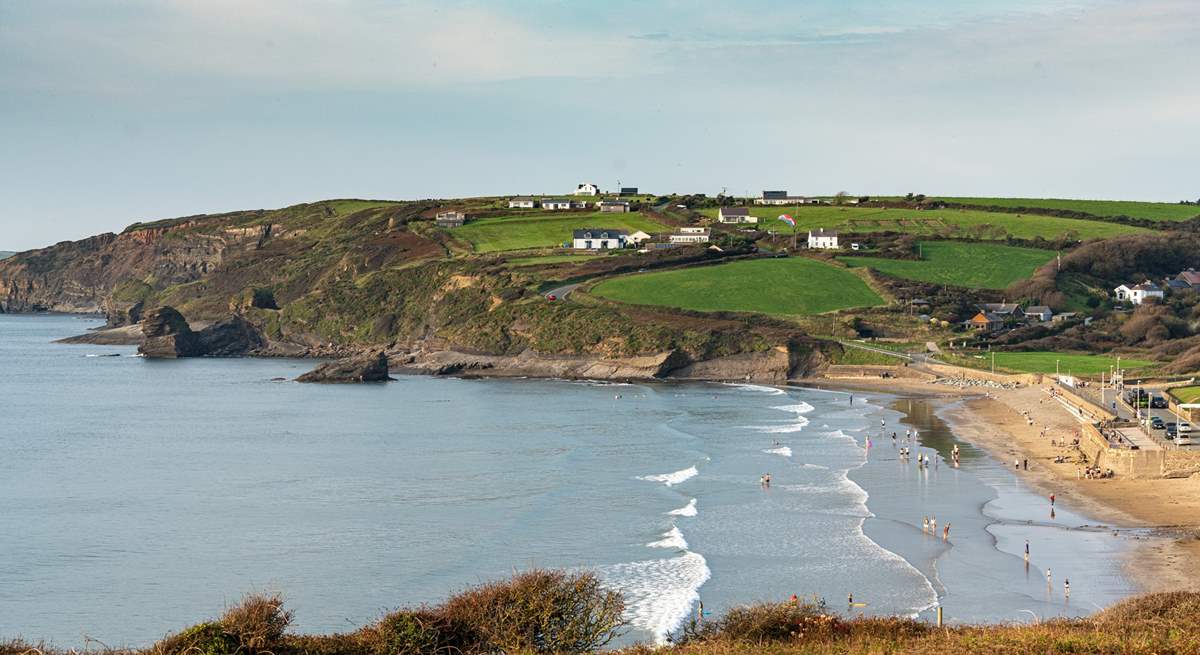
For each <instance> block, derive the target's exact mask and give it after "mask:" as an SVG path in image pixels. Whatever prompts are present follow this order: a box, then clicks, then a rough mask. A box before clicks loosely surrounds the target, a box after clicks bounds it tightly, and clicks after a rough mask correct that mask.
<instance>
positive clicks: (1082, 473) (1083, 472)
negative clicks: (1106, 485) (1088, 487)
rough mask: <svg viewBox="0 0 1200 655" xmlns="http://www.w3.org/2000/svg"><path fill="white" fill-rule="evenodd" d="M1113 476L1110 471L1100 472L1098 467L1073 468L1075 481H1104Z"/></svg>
mask: <svg viewBox="0 0 1200 655" xmlns="http://www.w3.org/2000/svg"><path fill="white" fill-rule="evenodd" d="M1113 475H1115V474H1114V473H1113V470H1112V469H1104V470H1100V467H1099V466H1088V467H1086V468H1082V469H1081V468H1079V467H1075V479H1077V480H1104V479H1107V478H1111V477H1113Z"/></svg>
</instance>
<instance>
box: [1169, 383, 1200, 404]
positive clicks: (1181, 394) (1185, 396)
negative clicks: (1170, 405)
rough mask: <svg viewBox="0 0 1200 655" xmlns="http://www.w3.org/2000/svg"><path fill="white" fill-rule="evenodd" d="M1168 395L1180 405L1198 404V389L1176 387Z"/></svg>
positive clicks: (1199, 400)
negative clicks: (1173, 397)
mask: <svg viewBox="0 0 1200 655" xmlns="http://www.w3.org/2000/svg"><path fill="white" fill-rule="evenodd" d="M1168 393H1170V394H1171V395H1172V396H1175V399H1176V400H1178V401H1179V402H1181V403H1200V387H1195V386H1193V387H1176V388H1174V389H1171V390H1170V391H1169V392H1168Z"/></svg>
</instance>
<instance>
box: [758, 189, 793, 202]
mask: <svg viewBox="0 0 1200 655" xmlns="http://www.w3.org/2000/svg"><path fill="white" fill-rule="evenodd" d="M762 197H763V200H787V199H788V192H787V191H763V193H762Z"/></svg>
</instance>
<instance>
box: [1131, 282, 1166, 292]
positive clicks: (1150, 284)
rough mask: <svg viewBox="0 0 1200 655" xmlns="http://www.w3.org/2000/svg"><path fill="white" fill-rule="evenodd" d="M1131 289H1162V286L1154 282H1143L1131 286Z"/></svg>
mask: <svg viewBox="0 0 1200 655" xmlns="http://www.w3.org/2000/svg"><path fill="white" fill-rule="evenodd" d="M1130 289H1133V290H1137V291H1162V288H1160V287H1159V286H1158V285H1157V284H1155V283H1153V282H1143V283H1141V284H1139V285H1137V286H1136V287H1130Z"/></svg>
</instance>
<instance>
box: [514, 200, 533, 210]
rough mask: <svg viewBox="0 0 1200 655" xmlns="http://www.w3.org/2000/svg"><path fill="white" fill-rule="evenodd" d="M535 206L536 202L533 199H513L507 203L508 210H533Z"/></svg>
mask: <svg viewBox="0 0 1200 655" xmlns="http://www.w3.org/2000/svg"><path fill="white" fill-rule="evenodd" d="M536 206H537V201H536V200H534V199H533V198H513V199H512V200H509V201H508V208H509V209H533V208H534V207H536Z"/></svg>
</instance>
